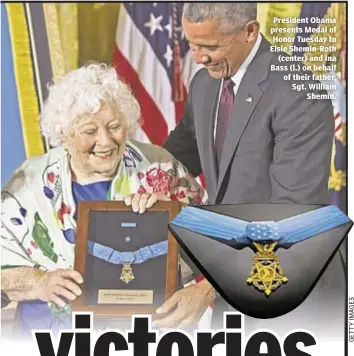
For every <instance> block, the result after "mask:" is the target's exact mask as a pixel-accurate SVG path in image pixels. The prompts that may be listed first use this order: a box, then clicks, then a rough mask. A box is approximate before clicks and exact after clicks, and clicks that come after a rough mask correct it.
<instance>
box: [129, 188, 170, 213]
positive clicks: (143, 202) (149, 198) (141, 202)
mask: <svg viewBox="0 0 354 356" xmlns="http://www.w3.org/2000/svg"><path fill="white" fill-rule="evenodd" d="M169 200H170V199H168V198H167V196H166V194H164V193H156V194H148V193H144V194H140V193H136V194H131V195H128V196H127V197H126V198H125V199H124V202H125V205H127V206H131V207H132V209H133V211H134V213H139V214H143V213H145V211H146V209H149V208H151V207H152V206H153V205H154V204H155V203H156V202H157V201H169Z"/></svg>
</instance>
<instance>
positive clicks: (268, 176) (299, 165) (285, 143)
mask: <svg viewBox="0 0 354 356" xmlns="http://www.w3.org/2000/svg"><path fill="white" fill-rule="evenodd" d="M282 55H286V54H284V53H282ZM278 56H279V53H272V52H270V44H269V42H268V41H267V40H265V39H264V38H263V39H262V42H261V45H260V48H259V50H258V52H257V54H256V56H255V58H254V59H253V61H252V62H251V64H250V65H249V67H248V69H247V71H246V73H245V75H244V77H243V79H242V81H241V84H240V86H239V89H238V92H237V95H236V97H235V100H234V105H233V110H232V113H231V118H230V121H229V124H228V125H229V126H228V130H227V137H226V141H225V146H224V149H223V155H222V159H221V163H220V169H219V172H218V169H217V168H218V167H217V166H216V159H215V149H214V139H213V132H214V120H215V112H216V108H217V98H218V93H219V89H220V85H221V82H222V81H221V80H216V79H213V78H212V77H210V75H209V74H208V72H207V70H206V69H201V70H200V71H199V72H198V73H197V74H196V75H195V76H194V78H193V80H192V82H191V85H190V89H189V94H188V101H187V104H186V108H185V115H184V117H183V118H182V120H181V121H180V123H179V124H178V125H177V126H176V128H175V130H174V131H172V132H171V133H170V135H169V137H168V138H167V141H166V142H165V144H164V147H165V148H166V149H167V150H168V151H169V152H171V153H172V154H173V155H174V156H175V157H176V158H177V159H178V160H180V161H181V162H182V163H183V164H184V165H185V166H186V167H187V168H188V169H189V171H190V172H192V173H193V174H194V175H195V176H197V175H199V174H200V173H201V172H203V173H204V175H205V178H206V188H207V192H208V194H209V202H210V203H211V204H214V203H229V204H237V203H247V202H252V203H256V202H283V203H298V204H319V203H327V190H328V188H327V182H328V177H329V169H330V158H331V148H332V141H333V132H334V120H333V108H332V104H331V101H330V100H329V99H320V100H318V99H307V94H308V93H310V92H311V91H310V90H305V91H294V90H292V84H294V83H297V84H300V83H303V82H296V81H293V80H289V81H286V80H284V75H286V74H289V73H292V72H291V71H290V68H289V66H290V64H293V63H296V64H298V63H299V62H279V60H278ZM300 64H301V63H300ZM272 65H275V66H283V67H284V66H287V67H288V68H287V70H284V71H280V70H274V69H275V68H272ZM298 73H299V74H304V72H302V71H300V72H298ZM310 75H311V74H310ZM309 83H316V82H315V81H309ZM312 92H315V93H317V94H318V93H320V94H324V93H326V92H324V91H320V90H317V91H312ZM249 98H251V100H252V101H251V102H250V99H249ZM246 99H248V100H246Z"/></svg>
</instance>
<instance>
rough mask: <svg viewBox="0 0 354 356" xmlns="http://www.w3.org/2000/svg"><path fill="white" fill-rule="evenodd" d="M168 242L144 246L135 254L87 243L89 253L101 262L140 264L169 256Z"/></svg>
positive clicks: (95, 243)
mask: <svg viewBox="0 0 354 356" xmlns="http://www.w3.org/2000/svg"><path fill="white" fill-rule="evenodd" d="M167 248H168V241H167V240H164V241H161V242H158V243H156V244H153V245H150V246H144V247H142V248H140V249H139V250H136V251H134V252H120V251H117V250H115V249H113V248H112V247H109V246H105V245H101V244H99V243H97V242H93V241H87V250H88V253H89V254H90V255H92V256H94V257H97V258H100V259H101V260H104V261H107V262H110V263H114V264H116V265H120V264H127V263H128V264H139V263H143V262H145V261H147V260H150V259H152V258H156V257H159V256H162V255H166V254H167Z"/></svg>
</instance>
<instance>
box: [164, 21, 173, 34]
mask: <svg viewBox="0 0 354 356" xmlns="http://www.w3.org/2000/svg"><path fill="white" fill-rule="evenodd" d="M164 29H165V30H166V31H167V32H168V38H172V18H171V16H170V21H169V22H168V25H166V26H164Z"/></svg>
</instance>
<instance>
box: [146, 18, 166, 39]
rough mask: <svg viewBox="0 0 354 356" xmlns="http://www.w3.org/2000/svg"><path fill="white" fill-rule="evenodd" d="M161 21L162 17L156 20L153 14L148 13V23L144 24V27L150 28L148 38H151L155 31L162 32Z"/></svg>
mask: <svg viewBox="0 0 354 356" xmlns="http://www.w3.org/2000/svg"><path fill="white" fill-rule="evenodd" d="M161 21H162V15H161V16H159V17H157V18H156V17H155V16H154V14H153V13H150V21H149V22H146V23H145V24H144V26H145V27H149V28H150V36H153V35H154V33H155V31H157V30H158V31H161V32H163V28H162V26H161V23H160V22H161Z"/></svg>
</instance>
